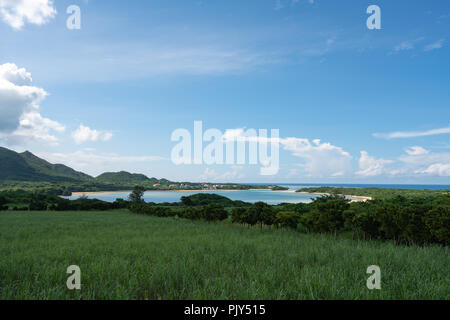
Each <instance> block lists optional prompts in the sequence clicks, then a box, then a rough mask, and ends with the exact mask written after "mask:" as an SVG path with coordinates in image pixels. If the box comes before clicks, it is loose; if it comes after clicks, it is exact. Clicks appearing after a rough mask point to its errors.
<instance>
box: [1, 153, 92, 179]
mask: <svg viewBox="0 0 450 320" xmlns="http://www.w3.org/2000/svg"><path fill="white" fill-rule="evenodd" d="M91 179H93V178H92V177H91V176H88V175H87V174H84V173H82V172H78V171H75V170H73V169H71V168H69V167H67V166H64V165H62V164H51V163H49V162H47V161H45V160H43V159H41V158H38V157H36V156H35V155H34V154H32V153H31V152H28V151H26V152H23V153H17V152H15V151H12V150H9V149H6V148H2V147H0V180H12V181H45V182H65V181H67V182H73V181H88V180H91Z"/></svg>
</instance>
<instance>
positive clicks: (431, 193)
mask: <svg viewBox="0 0 450 320" xmlns="http://www.w3.org/2000/svg"><path fill="white" fill-rule="evenodd" d="M297 192H306V193H320V194H334V195H352V196H364V197H372V198H373V199H379V200H386V199H393V198H395V197H398V196H402V197H406V198H417V197H420V198H425V197H436V196H439V195H443V194H448V193H449V191H448V190H425V189H424V190H415V189H385V188H337V187H309V188H302V189H300V190H298V191H297Z"/></svg>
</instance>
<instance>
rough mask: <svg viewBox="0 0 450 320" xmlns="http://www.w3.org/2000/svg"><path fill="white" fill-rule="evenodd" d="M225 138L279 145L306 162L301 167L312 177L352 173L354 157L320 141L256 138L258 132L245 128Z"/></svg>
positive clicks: (292, 138) (233, 130)
mask: <svg viewBox="0 0 450 320" xmlns="http://www.w3.org/2000/svg"><path fill="white" fill-rule="evenodd" d="M223 138H224V140H225V141H248V142H260V143H261V142H264V143H279V144H280V145H281V146H282V147H283V149H284V150H286V151H289V152H290V153H291V154H292V155H293V156H295V157H297V158H300V159H302V160H303V161H304V163H301V164H299V166H300V167H302V168H303V169H304V171H305V172H306V174H307V176H310V177H318V178H322V177H323V178H326V177H340V176H344V175H347V174H350V173H351V172H352V166H351V160H352V156H351V155H350V154H349V153H348V152H346V151H344V150H343V149H342V148H341V147H337V146H334V145H332V144H331V143H328V142H322V141H321V140H320V139H314V140H312V141H310V140H309V139H305V138H296V137H289V138H270V137H261V136H256V132H253V133H252V130H245V128H237V129H229V130H227V131H226V132H225V133H224V135H223Z"/></svg>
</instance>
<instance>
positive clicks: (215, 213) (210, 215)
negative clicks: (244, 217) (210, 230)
mask: <svg viewBox="0 0 450 320" xmlns="http://www.w3.org/2000/svg"><path fill="white" fill-rule="evenodd" d="M202 217H203V219H204V220H205V221H209V222H215V221H223V220H225V219H226V218H228V213H227V212H226V211H225V209H224V207H223V206H222V205H220V204H215V203H211V204H208V205H207V206H204V207H203V210H202Z"/></svg>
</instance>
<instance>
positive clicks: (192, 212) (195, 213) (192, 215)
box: [181, 208, 202, 220]
mask: <svg viewBox="0 0 450 320" xmlns="http://www.w3.org/2000/svg"><path fill="white" fill-rule="evenodd" d="M181 218H183V219H189V220H200V219H201V218H202V210H199V209H197V208H186V209H184V211H183V212H182V213H181Z"/></svg>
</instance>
